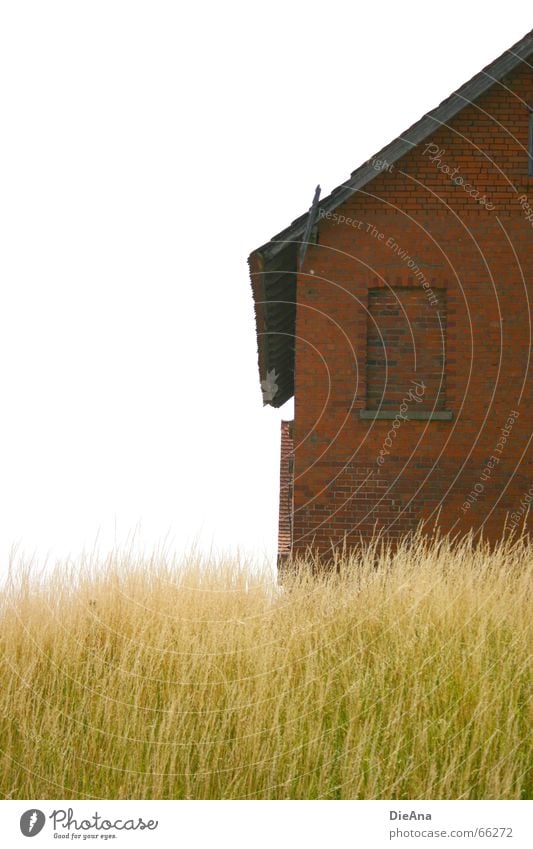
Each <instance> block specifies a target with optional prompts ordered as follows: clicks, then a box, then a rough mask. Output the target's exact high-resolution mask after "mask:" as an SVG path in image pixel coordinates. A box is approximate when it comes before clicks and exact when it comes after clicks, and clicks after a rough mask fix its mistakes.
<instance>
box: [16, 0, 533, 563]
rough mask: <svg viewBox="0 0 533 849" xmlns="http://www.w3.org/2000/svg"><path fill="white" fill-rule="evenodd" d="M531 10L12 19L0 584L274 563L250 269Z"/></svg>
mask: <svg viewBox="0 0 533 849" xmlns="http://www.w3.org/2000/svg"><path fill="white" fill-rule="evenodd" d="M530 13H531V8H530V3H529V2H518V0H508V2H506V3H505V5H504V6H503V7H500V6H495V7H492V6H491V5H490V4H488V3H487V0H481V2H480V0H474V2H472V0H471V2H468V3H465V2H461V3H458V2H456V3H453V2H447V3H445V4H436V3H429V2H401V3H398V2H390V0H389V2H384V3H381V4H379V5H376V4H372V3H356V2H355V1H354V0H351V2H338V0H328V2H318V3H317V2H312V0H305V2H290V0H286V2H278V1H277V0H275V2H274V1H273V0H270V2H268V3H261V4H259V3H253V2H232V1H231V0H229V2H224V3H216V2H208V3H194V4H193V3H187V4H186V3H180V2H177V1H176V2H172V3H170V2H156V0H150V2H134V0H128V2H117V0H104V2H101V0H91V2H84V3H81V2H76V0H66V1H65V2H54V0H47V2H46V3H43V2H42V0H38V2H25V0H12V2H3V3H2V4H1V6H0V80H1V83H0V115H1V126H2V131H1V133H0V148H1V157H0V210H1V219H2V220H1V240H2V243H1V249H0V295H1V297H0V393H1V394H0V399H1V407H0V412H1V418H0V574H1V573H2V572H3V570H4V568H5V565H6V563H7V558H8V553H9V550H10V548H11V546H12V545H13V544H18V547H19V551H23V552H26V553H29V554H32V553H36V554H37V556H38V557H41V558H42V557H44V556H45V555H46V554H48V555H50V556H51V557H52V558H55V557H60V558H61V557H65V556H66V555H68V554H71V555H72V556H74V557H75V556H77V554H78V553H79V552H80V551H81V549H82V548H83V547H86V548H91V547H92V545H93V544H94V543H95V540H96V539H97V535H98V543H99V546H100V548H101V549H102V550H104V551H105V550H107V548H108V547H110V546H112V545H113V544H114V543H117V544H118V545H121V544H123V543H124V542H125V541H126V539H127V538H128V535H131V534H132V533H133V531H136V533H137V539H138V540H139V541H140V542H142V544H143V545H145V546H146V547H147V548H151V547H152V546H153V545H156V544H157V543H160V542H162V541H163V540H165V541H166V546H167V548H168V549H170V550H171V551H177V552H179V551H182V550H183V549H184V548H186V547H187V546H188V545H189V544H190V542H191V540H192V539H194V538H196V539H197V540H198V541H199V545H200V547H201V548H203V549H205V548H207V547H208V546H209V545H210V544H211V543H212V544H213V545H214V547H215V548H216V549H218V550H221V549H225V550H234V549H235V548H236V547H237V546H239V547H240V548H241V550H243V551H247V552H252V553H258V554H262V553H264V552H265V553H267V554H268V555H269V556H271V557H273V556H274V553H275V548H276V535H277V506H278V504H277V499H278V462H279V420H280V418H281V417H282V413H280V411H275V410H273V409H270V408H265V409H264V408H263V407H262V401H261V392H260V387H259V381H258V376H257V354H256V350H257V347H256V340H255V326H254V316H253V308H252V298H251V290H250V284H249V279H248V270H247V262H246V260H247V256H248V254H249V253H250V251H251V250H252V249H253V248H255V247H258V246H259V245H261V244H263V243H264V242H265V241H267V240H268V239H269V238H270V237H271V236H272V235H274V234H275V233H277V232H278V231H279V230H280V229H282V228H283V227H285V226H286V225H288V224H289V223H290V222H291V221H292V220H293V219H294V218H295V217H296V216H297V215H300V214H301V213H302V212H304V211H305V210H306V209H307V208H308V207H309V204H310V202H311V199H312V196H313V191H314V188H315V186H316V184H317V183H318V182H320V183H321V185H322V194H323V196H324V195H325V194H327V193H328V192H329V191H330V190H331V189H332V188H333V187H334V186H335V185H337V184H338V183H340V182H342V181H344V180H345V179H346V178H347V177H348V176H349V174H350V172H351V171H353V170H354V169H355V168H356V167H357V166H358V165H360V164H361V162H363V161H364V160H365V159H367V158H368V157H370V156H371V155H372V154H373V153H375V152H376V151H377V150H379V149H380V148H381V147H383V145H384V144H386V143H387V142H389V141H391V140H392V139H393V138H395V137H396V136H397V135H399V133H400V132H401V131H402V130H404V129H405V128H406V127H408V126H410V125H411V124H412V123H413V122H414V121H416V120H418V118H420V117H421V115H422V114H423V113H424V112H426V111H427V110H429V109H432V108H433V107H435V106H437V105H438V104H439V103H440V102H441V101H442V100H443V99H444V98H445V97H447V96H448V95H449V94H450V93H451V92H452V91H453V90H454V89H455V88H457V87H458V86H459V85H460V84H462V83H463V82H465V81H466V80H467V79H469V78H470V77H471V76H473V75H474V74H475V73H477V72H478V71H479V70H480V69H481V67H483V66H484V65H486V64H487V63H488V62H490V61H492V60H493V59H495V58H496V57H497V56H498V55H499V54H500V53H501V52H503V51H504V50H505V49H506V48H508V47H510V46H511V45H512V44H513V43H514V42H516V41H517V40H518V39H519V38H521V37H522V36H523V35H524V34H525V33H526V32H527V31H528V30H529V29H530V28H531V14H530ZM291 416H292V413H289V414H287V412H285V415H284V416H283V417H285V418H290V417H291Z"/></svg>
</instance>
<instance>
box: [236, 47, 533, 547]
mask: <svg viewBox="0 0 533 849" xmlns="http://www.w3.org/2000/svg"><path fill="white" fill-rule="evenodd" d="M532 110H533V31H531V32H530V33H528V34H527V35H526V36H525V37H524V38H523V39H522V40H521V41H519V42H518V43H517V44H516V45H514V46H513V47H512V48H510V49H509V50H508V51H506V52H505V53H504V54H503V55H502V56H500V57H499V58H498V59H496V60H495V61H494V62H493V63H491V64H490V65H489V66H487V67H486V68H485V69H483V70H482V71H481V72H480V73H479V74H477V75H476V76H475V77H473V79H471V80H470V81H469V82H467V83H466V84H465V85H463V86H461V88H459V89H458V90H457V91H456V92H454V93H453V94H452V95H451V96H450V97H448V98H447V99H446V100H445V101H444V102H443V103H441V105H440V106H439V107H438V108H436V109H434V110H433V111H432V112H429V113H428V114H427V115H424V116H423V117H422V119H421V120H420V121H418V122H417V123H416V124H414V125H413V126H412V127H410V129H408V130H407V131H406V132H404V133H402V135H401V136H400V137H399V138H397V139H395V140H394V141H393V142H391V143H390V144H388V145H387V146H386V147H384V148H383V149H382V150H381V151H380V152H379V153H377V154H376V155H375V157H374V158H373V159H371V160H369V161H367V162H366V163H364V164H363V165H361V166H360V167H359V168H358V169H357V170H356V171H354V172H353V173H352V175H351V177H350V178H349V179H348V180H346V182H345V183H343V184H342V185H340V186H338V187H337V188H336V189H334V191H332V192H331V194H330V195H329V196H328V197H326V198H324V199H323V200H321V201H318V204H314V206H313V207H312V208H311V209H310V210H309V212H308V213H306V214H305V215H302V216H301V217H300V218H297V219H296V220H295V221H294V222H293V223H292V224H291V225H290V226H289V227H287V228H286V229H285V230H283V231H282V232H281V233H279V234H278V235H276V236H274V237H273V238H272V239H271V240H270V241H269V242H267V243H266V244H264V245H262V246H261V247H260V248H257V249H256V250H254V251H253V252H252V253H251V255H250V258H249V265H250V275H251V281H252V290H253V297H254V304H255V314H256V327H257V340H258V349H259V374H260V381H261V383H262V386H263V399H264V403H268V404H271V405H273V406H274V407H280V406H282V405H283V404H284V403H285V402H286V401H287V400H288V399H289V398H291V397H292V396H294V405H295V406H294V421H293V422H282V424H281V481H280V483H281V485H280V534H279V551H280V555H281V557H285V556H287V555H289V554H290V553H291V552H294V553H297V552H301V551H303V550H305V549H306V548H307V547H308V546H312V547H313V548H318V549H319V550H321V551H328V550H330V549H331V546H336V545H339V544H341V543H342V542H343V541H344V540H346V541H347V543H348V544H350V542H354V541H356V540H358V539H359V538H360V537H361V535H362V536H363V537H365V536H368V535H370V534H371V533H372V532H373V530H374V528H376V527H377V528H379V529H380V530H381V531H382V532H383V533H384V534H386V535H387V536H388V537H392V538H394V537H398V536H400V535H401V534H403V533H404V532H406V531H409V530H411V529H413V528H415V527H416V526H417V525H418V523H419V521H420V520H424V521H425V522H426V523H427V524H426V527H433V526H434V525H435V524H437V525H438V526H439V527H440V528H441V529H442V530H444V531H450V532H452V533H458V534H462V533H464V532H466V531H468V530H469V529H474V531H476V532H479V531H482V532H483V535H484V536H485V537H488V538H489V539H491V540H496V539H497V538H499V537H500V536H501V535H502V533H503V532H504V530H505V529H508V528H510V527H516V528H522V527H523V526H524V525H525V526H526V527H527V528H528V529H531V526H532V522H531V521H530V516H529V514H528V506H529V503H530V502H531V501H532V500H533V451H532V448H531V438H532V430H533V428H532V424H533V405H532V403H531V402H532V397H533V391H532V390H533V386H532V367H531V356H532V351H533V348H532V324H533V322H532V308H531V306H532V302H533V250H532V248H533V117H532ZM265 388H266V391H265ZM532 513H533V511H532Z"/></svg>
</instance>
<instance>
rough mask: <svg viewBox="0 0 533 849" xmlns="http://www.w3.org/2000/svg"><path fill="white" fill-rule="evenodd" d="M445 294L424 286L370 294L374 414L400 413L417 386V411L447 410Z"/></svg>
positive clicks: (369, 366)
mask: <svg viewBox="0 0 533 849" xmlns="http://www.w3.org/2000/svg"><path fill="white" fill-rule="evenodd" d="M445 364H446V293H445V291H444V290H443V289H432V290H431V296H430V297H428V292H427V290H425V289H423V288H422V287H421V286H416V287H415V286H412V287H397V288H389V287H383V288H381V287H380V288H376V289H370V290H369V293H368V324H367V362H366V378H367V399H366V406H367V409H369V410H377V409H379V408H381V409H383V410H387V409H389V410H392V409H398V408H399V406H400V404H401V403H402V400H403V399H404V398H405V397H406V395H407V394H408V393H409V390H410V389H412V388H413V385H414V383H413V381H416V382H417V384H418V386H419V387H420V386H421V385H422V386H423V387H424V389H423V390H422V389H420V388H419V390H418V393H417V397H418V400H417V401H416V403H414V404H413V406H414V407H416V409H418V410H443V409H444V408H445V406H446V379H445V377H446V371H445Z"/></svg>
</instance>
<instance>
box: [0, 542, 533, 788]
mask: <svg viewBox="0 0 533 849" xmlns="http://www.w3.org/2000/svg"><path fill="white" fill-rule="evenodd" d="M532 553H533V549H532V546H531V544H530V543H529V542H528V541H527V540H524V539H522V540H517V541H514V542H510V543H507V544H506V545H505V546H503V545H502V546H500V547H499V548H498V549H497V550H495V551H493V552H489V551H488V549H486V548H485V547H483V546H479V545H477V546H474V545H473V544H472V543H471V542H470V541H464V542H463V543H462V544H461V545H460V546H459V547H456V548H455V549H453V548H451V547H450V544H449V542H448V541H447V540H446V539H441V540H440V541H439V542H438V543H436V544H435V543H429V542H428V543H426V542H424V540H423V539H422V538H421V537H415V538H414V539H412V540H411V541H406V542H405V543H404V544H403V545H401V546H400V548H399V549H398V550H397V551H396V552H393V551H391V550H389V549H386V548H385V549H380V545H379V542H378V541H376V542H375V543H374V544H372V545H370V546H368V547H366V548H365V549H362V550H361V551H359V552H357V553H355V554H354V555H352V557H351V558H346V557H345V558H344V559H343V560H342V561H339V562H340V563H341V565H342V569H341V574H340V576H339V575H335V576H329V577H326V576H322V577H320V578H316V577H314V578H313V577H311V575H310V571H311V570H310V568H307V569H305V568H303V569H302V572H301V574H300V576H299V577H298V578H295V579H293V580H291V581H290V582H287V584H286V586H285V587H284V589H283V591H282V592H278V591H277V590H276V587H275V584H274V583H273V581H272V577H271V576H270V575H269V574H267V573H264V574H261V573H257V572H256V573H255V574H251V573H250V570H249V568H247V567H246V566H245V565H240V566H239V565H238V564H237V563H218V564H211V565H206V564H205V563H201V562H200V560H196V561H195V560H194V559H189V560H188V561H187V562H184V563H182V564H181V565H179V566H178V565H176V564H175V563H172V562H170V561H169V559H168V558H167V557H165V556H164V555H162V554H160V555H155V556H153V557H152V558H148V559H144V560H143V559H141V560H135V559H133V560H132V559H131V558H130V557H128V555H122V556H121V557H110V558H109V559H108V561H107V563H106V564H105V568H102V566H101V565H100V567H99V568H96V567H93V566H91V564H89V565H87V564H86V563H85V564H84V563H79V564H77V565H75V566H73V565H71V566H70V567H65V568H64V569H61V570H58V571H57V572H55V573H54V574H53V575H52V576H49V577H41V578H39V577H36V576H35V575H32V572H31V570H28V569H23V568H22V569H21V568H19V570H18V572H17V573H16V574H15V573H13V574H12V575H11V579H10V581H9V584H8V586H7V587H6V589H5V590H4V592H3V594H2V601H1V609H0V646H1V663H2V670H1V689H0V747H1V752H0V759H1V767H0V795H1V796H2V798H30V799H32V798H33V799H37V798H66V799H69V798H84V797H95V798H154V799H166V798H172V799H184V798H193V799H213V798H216V799H218V798H221V799H237V798H239V799H240V798H250V799H254V798H255V799H257V798H259V799H317V798H324V799H331V798H333V799H346V798H348V799H354V798H363V799H378V798H380V799H402V798H408V799H431V798H437V799H441V798H468V799H478V798H485V799H491V798H498V799H515V798H525V797H528V796H529V793H530V789H531V788H530V785H528V758H529V757H530V755H531V749H530V747H529V738H528V734H529V731H530V728H531V714H530V713H528V697H529V691H528V685H529V678H528V675H529V652H530V646H531V642H530V640H531V606H530V593H531V586H532V582H531V577H532V561H533V557H532Z"/></svg>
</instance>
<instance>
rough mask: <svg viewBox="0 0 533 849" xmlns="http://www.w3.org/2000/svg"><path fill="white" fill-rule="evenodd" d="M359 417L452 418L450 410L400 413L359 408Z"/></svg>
mask: <svg viewBox="0 0 533 849" xmlns="http://www.w3.org/2000/svg"><path fill="white" fill-rule="evenodd" d="M359 418H360V419H369V420H374V419H396V418H398V419H400V420H401V421H404V420H405V419H411V420H412V421H437V422H449V421H451V420H452V419H453V412H452V411H451V410H407V412H405V413H400V411H399V410H359Z"/></svg>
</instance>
